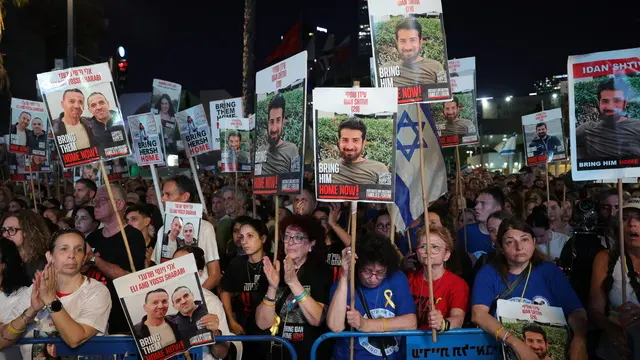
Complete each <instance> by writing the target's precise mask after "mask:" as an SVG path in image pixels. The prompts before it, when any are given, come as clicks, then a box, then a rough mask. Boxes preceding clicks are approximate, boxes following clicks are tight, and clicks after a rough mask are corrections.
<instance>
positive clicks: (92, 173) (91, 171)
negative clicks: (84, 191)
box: [73, 162, 102, 184]
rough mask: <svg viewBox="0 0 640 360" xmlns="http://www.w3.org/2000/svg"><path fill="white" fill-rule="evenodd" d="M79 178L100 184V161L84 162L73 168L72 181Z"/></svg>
mask: <svg viewBox="0 0 640 360" xmlns="http://www.w3.org/2000/svg"><path fill="white" fill-rule="evenodd" d="M80 179H89V180H91V181H93V182H94V183H96V184H102V172H101V171H100V163H99V162H94V163H91V164H84V165H81V166H76V167H74V168H73V182H74V183H75V182H77V181H78V180H80Z"/></svg>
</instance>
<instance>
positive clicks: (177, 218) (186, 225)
mask: <svg viewBox="0 0 640 360" xmlns="http://www.w3.org/2000/svg"><path fill="white" fill-rule="evenodd" d="M201 220H202V204H192V203H178V202H167V203H166V205H165V210H164V231H165V233H164V234H162V249H161V255H160V257H161V261H162V262H164V261H167V260H170V259H171V258H173V254H174V253H175V252H176V250H177V249H178V248H180V247H182V246H185V245H192V246H197V245H198V238H197V236H198V234H200V221H201Z"/></svg>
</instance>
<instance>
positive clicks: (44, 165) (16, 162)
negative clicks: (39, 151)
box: [9, 154, 51, 181]
mask: <svg viewBox="0 0 640 360" xmlns="http://www.w3.org/2000/svg"><path fill="white" fill-rule="evenodd" d="M50 171H51V165H50V160H49V158H48V157H47V156H37V155H33V156H28V155H24V154H11V155H10V156H9V175H10V178H11V180H13V181H26V180H28V179H29V174H30V173H48V172H50Z"/></svg>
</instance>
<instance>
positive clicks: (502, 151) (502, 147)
mask: <svg viewBox="0 0 640 360" xmlns="http://www.w3.org/2000/svg"><path fill="white" fill-rule="evenodd" d="M493 149H494V150H495V151H496V152H497V153H498V155H500V156H502V155H513V154H515V152H516V133H513V134H511V136H509V138H508V139H506V140H503V141H502V142H501V143H500V144H498V145H496V147H494V148H493Z"/></svg>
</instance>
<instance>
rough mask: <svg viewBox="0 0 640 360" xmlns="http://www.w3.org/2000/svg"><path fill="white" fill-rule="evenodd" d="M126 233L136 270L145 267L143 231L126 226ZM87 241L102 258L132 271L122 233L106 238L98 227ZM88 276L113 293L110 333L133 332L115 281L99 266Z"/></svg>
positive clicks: (92, 269) (91, 270)
mask: <svg viewBox="0 0 640 360" xmlns="http://www.w3.org/2000/svg"><path fill="white" fill-rule="evenodd" d="M124 231H125V233H126V234H127V239H128V240H129V249H130V250H131V257H132V258H133V264H134V265H135V266H136V270H142V269H144V260H145V256H146V244H145V242H144V237H143V236H142V233H141V232H140V231H139V230H138V229H136V228H134V227H132V226H129V225H127V226H125V228H124ZM87 242H88V243H89V245H90V246H91V247H92V248H94V249H95V250H94V252H95V253H100V258H101V259H102V260H105V261H108V262H110V263H112V264H114V265H117V266H119V267H121V268H122V270H124V271H129V272H130V271H132V269H131V265H130V264H129V257H128V256H127V250H126V248H125V245H124V239H123V238H122V234H121V233H120V232H118V233H117V234H115V235H113V236H111V237H109V238H106V237H104V235H103V234H102V229H98V230H96V231H94V232H92V233H91V234H89V236H87ZM87 277H90V278H93V279H96V280H98V281H100V282H102V283H103V284H104V285H106V287H107V289H109V292H110V293H111V303H112V306H111V314H110V315H109V333H110V334H127V333H130V332H131V329H129V325H128V324H127V319H126V318H125V316H124V312H123V311H122V306H121V305H120V299H119V298H118V294H117V293H116V289H115V287H114V286H113V281H112V280H110V279H107V278H106V276H104V274H102V272H100V270H99V269H98V268H97V267H92V268H90V269H89V271H87Z"/></svg>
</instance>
